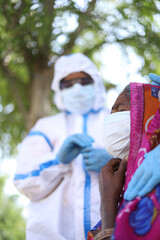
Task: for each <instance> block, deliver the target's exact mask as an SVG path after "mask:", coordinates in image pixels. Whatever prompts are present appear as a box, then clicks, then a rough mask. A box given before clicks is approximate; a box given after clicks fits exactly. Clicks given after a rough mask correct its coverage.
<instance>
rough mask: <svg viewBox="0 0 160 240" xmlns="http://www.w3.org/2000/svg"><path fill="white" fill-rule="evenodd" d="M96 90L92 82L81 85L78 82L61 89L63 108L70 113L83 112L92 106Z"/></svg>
mask: <svg viewBox="0 0 160 240" xmlns="http://www.w3.org/2000/svg"><path fill="white" fill-rule="evenodd" d="M95 98H96V91H95V88H94V85H93V84H88V85H85V86H82V85H81V84H79V83H76V84H74V85H73V86H72V87H70V88H66V89H63V90H62V99H63V102H64V105H65V109H66V110H67V111H69V112H71V113H75V114H84V113H87V112H88V111H89V110H91V108H92V107H93V104H94V101H95Z"/></svg>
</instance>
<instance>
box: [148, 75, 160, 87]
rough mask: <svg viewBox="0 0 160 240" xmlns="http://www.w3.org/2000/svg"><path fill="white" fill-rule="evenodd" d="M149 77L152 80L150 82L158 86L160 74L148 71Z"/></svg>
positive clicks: (159, 84)
mask: <svg viewBox="0 0 160 240" xmlns="http://www.w3.org/2000/svg"><path fill="white" fill-rule="evenodd" d="M148 76H149V78H150V80H151V81H152V83H151V84H153V85H156V86H160V76H158V75H156V74H153V73H149V75H148Z"/></svg>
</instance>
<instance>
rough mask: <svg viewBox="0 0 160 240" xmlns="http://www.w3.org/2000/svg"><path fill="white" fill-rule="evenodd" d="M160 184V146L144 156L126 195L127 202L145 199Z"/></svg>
mask: <svg viewBox="0 0 160 240" xmlns="http://www.w3.org/2000/svg"><path fill="white" fill-rule="evenodd" d="M159 183H160V145H158V146H157V147H156V148H155V149H153V150H152V151H150V152H149V153H146V154H145V155H144V160H143V162H142V164H141V165H140V166H139V167H138V169H137V170H136V172H135V173H134V175H133V177H132V179H131V181H130V183H129V184H128V188H127V190H126V192H125V194H124V198H125V199H126V200H132V199H134V198H135V197H137V196H139V197H143V196H144V195H146V194H147V193H149V192H150V191H151V190H152V189H153V188H154V187H155V186H156V185H157V184H159Z"/></svg>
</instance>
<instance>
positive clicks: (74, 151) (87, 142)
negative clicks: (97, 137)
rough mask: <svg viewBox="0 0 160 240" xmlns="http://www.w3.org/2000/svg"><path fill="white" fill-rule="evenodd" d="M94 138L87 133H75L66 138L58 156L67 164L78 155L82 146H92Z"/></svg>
mask: <svg viewBox="0 0 160 240" xmlns="http://www.w3.org/2000/svg"><path fill="white" fill-rule="evenodd" d="M92 142H94V139H93V138H92V137H90V136H88V135H87V134H73V135H71V136H69V137H68V138H66V140H65V141H64V143H63V145H62V146H61V148H60V150H59V153H58V154H57V158H58V159H59V161H60V162H62V163H64V164H67V163H70V162H71V161H72V160H73V159H74V158H76V157H77V156H78V154H79V153H80V152H81V150H82V148H84V147H89V146H92Z"/></svg>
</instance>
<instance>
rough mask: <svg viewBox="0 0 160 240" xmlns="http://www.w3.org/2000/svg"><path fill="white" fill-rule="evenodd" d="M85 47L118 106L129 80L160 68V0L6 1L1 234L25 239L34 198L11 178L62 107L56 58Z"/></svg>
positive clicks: (0, 100)
mask: <svg viewBox="0 0 160 240" xmlns="http://www.w3.org/2000/svg"><path fill="white" fill-rule="evenodd" d="M75 52H82V53H84V54H85V55H87V56H88V57H90V58H91V59H92V60H93V61H94V63H95V64H96V65H97V67H98V69H99V70H100V72H101V75H102V78H103V80H104V83H105V86H106V89H107V100H106V106H107V107H109V108H111V106H112V104H113V103H114V101H115V99H116V97H117V96H118V94H119V93H120V91H121V90H122V89H123V88H124V86H125V85H127V84H128V83H130V82H143V83H149V79H148V73H150V72H152V73H155V74H160V1H156V0H146V1H145V0H143V1H141V0H111V1H110V0H108V1H105V0H72V1H71V0H49V1H44V0H43V1H42V0H26V1H22V0H1V1H0V159H1V161H0V204H1V209H0V239H2V240H12V239H13V240H15V239H16V240H23V239H25V218H26V216H27V211H26V205H27V204H28V200H27V199H26V198H25V197H22V196H21V195H20V194H19V193H18V192H16V190H15V188H14V186H13V184H12V178H13V176H14V172H15V166H16V155H17V150H18V146H19V143H20V142H21V141H22V139H23V138H24V137H25V135H26V134H27V132H28V131H29V130H30V128H31V127H32V126H33V125H34V123H35V122H36V120H37V119H38V118H41V117H44V116H48V115H51V114H55V113H57V109H56V107H55V106H54V104H53V101H52V99H53V93H52V92H51V90H50V84H51V81H52V77H53V74H54V72H53V67H54V63H55V61H56V59H57V58H58V57H60V56H61V55H64V54H71V53H75Z"/></svg>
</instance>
